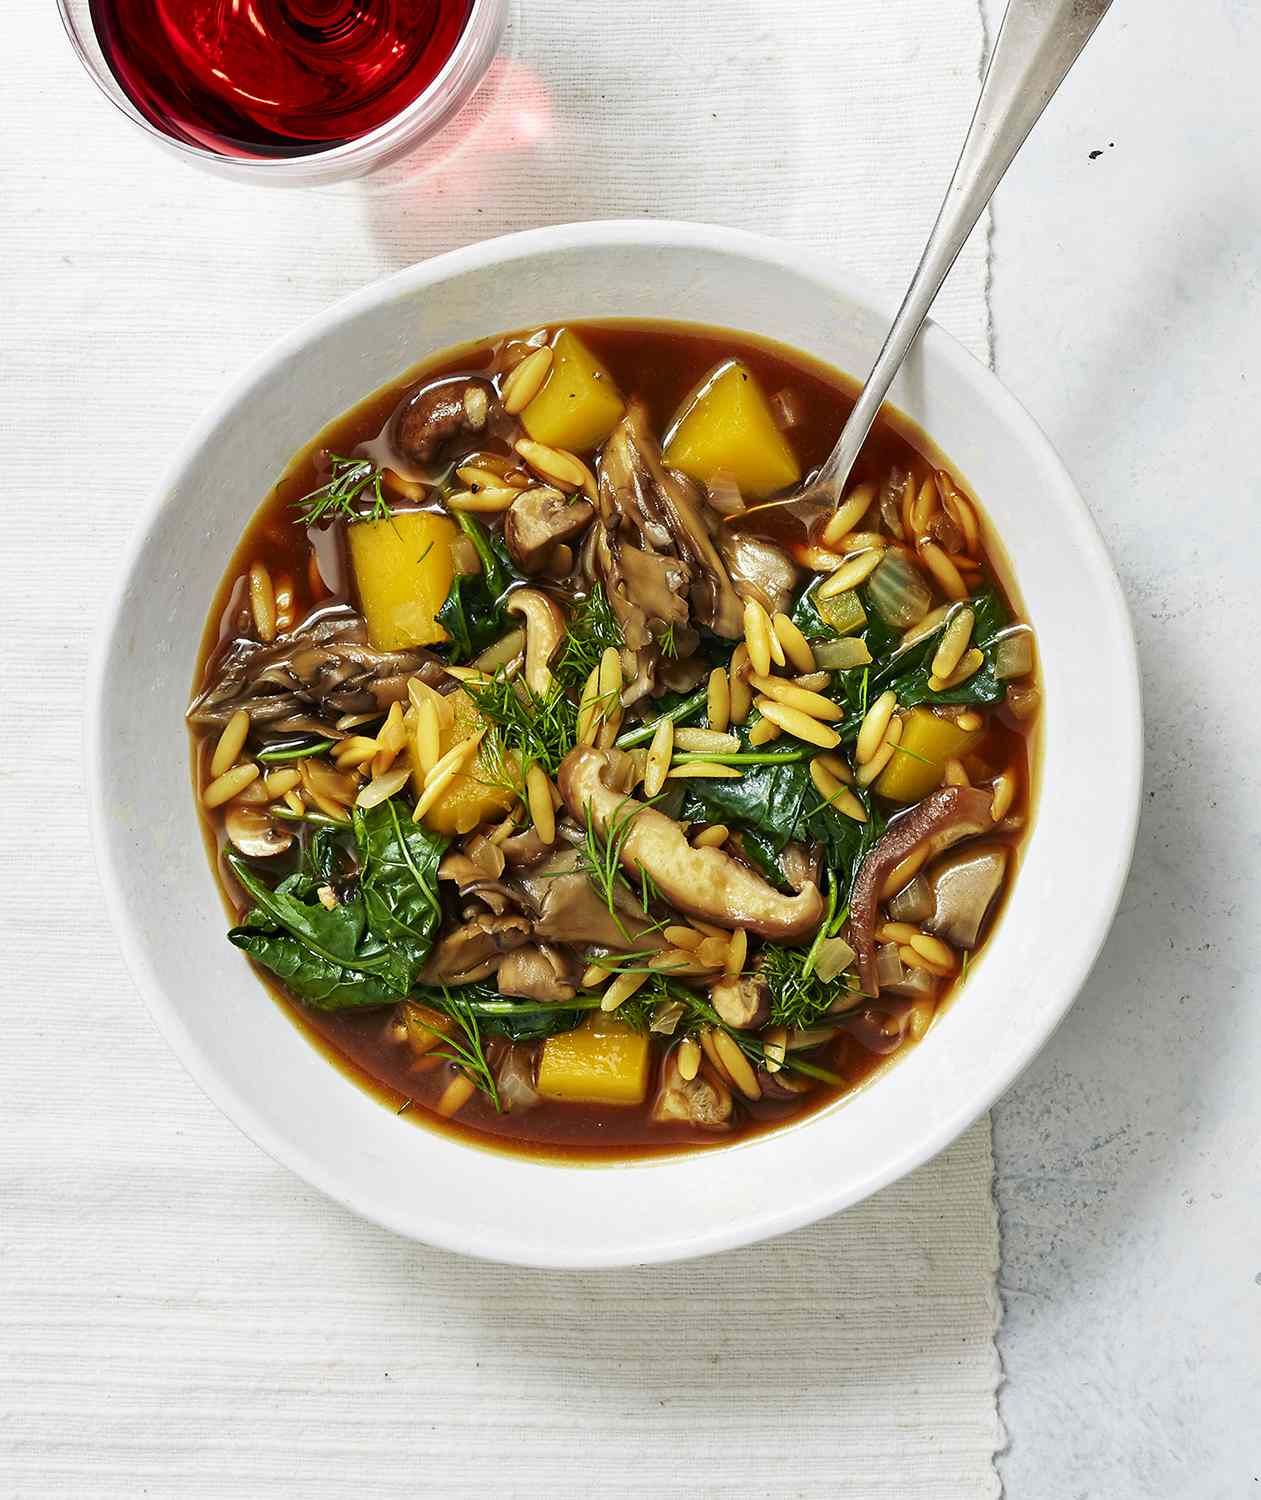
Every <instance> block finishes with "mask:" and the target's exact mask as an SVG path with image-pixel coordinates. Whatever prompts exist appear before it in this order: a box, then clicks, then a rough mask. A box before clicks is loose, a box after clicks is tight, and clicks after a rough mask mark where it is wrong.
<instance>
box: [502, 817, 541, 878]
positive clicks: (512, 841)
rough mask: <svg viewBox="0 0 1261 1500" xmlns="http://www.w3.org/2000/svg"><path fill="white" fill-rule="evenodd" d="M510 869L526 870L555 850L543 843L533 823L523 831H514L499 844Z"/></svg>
mask: <svg viewBox="0 0 1261 1500" xmlns="http://www.w3.org/2000/svg"><path fill="white" fill-rule="evenodd" d="M499 847H500V848H501V849H502V850H503V856H504V859H505V860H506V861H507V865H508V868H509V869H510V870H528V869H529V868H530V866H531V865H537V864H538V863H539V861H540V860H544V859H546V858H547V857H548V856H549V855H550V854H553V853H554V852H555V850H554V847H553V845H551V844H545V843H544V842H543V840H542V839H541V838H539V835H538V829H536V828H535V827H534V826H533V825H531V826H530V827H529V828H527V829H526V831H525V832H524V833H514V834H513V835H512V837H511V838H507V839H505V840H504V841H503V843H502V844H500V846H499Z"/></svg>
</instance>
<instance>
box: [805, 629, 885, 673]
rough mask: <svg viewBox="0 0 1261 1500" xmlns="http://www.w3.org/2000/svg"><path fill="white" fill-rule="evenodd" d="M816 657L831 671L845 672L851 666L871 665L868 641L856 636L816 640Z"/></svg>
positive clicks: (816, 659) (819, 663)
mask: <svg viewBox="0 0 1261 1500" xmlns="http://www.w3.org/2000/svg"><path fill="white" fill-rule="evenodd" d="M813 649H814V659H815V661H816V662H817V663H818V665H819V666H821V667H823V668H825V669H826V670H827V671H829V672H844V671H847V670H848V669H849V668H850V667H867V666H870V665H871V652H870V651H869V650H868V649H867V642H866V641H860V640H858V639H856V638H855V637H854V636H843V637H842V638H841V639H840V640H837V641H816V642H815V643H814V648H813Z"/></svg>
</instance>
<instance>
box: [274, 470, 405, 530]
mask: <svg viewBox="0 0 1261 1500" xmlns="http://www.w3.org/2000/svg"><path fill="white" fill-rule="evenodd" d="M329 460H330V463H331V466H332V477H331V478H330V479H329V480H328V482H327V483H326V484H322V485H320V487H319V489H316V490H312V491H311V493H310V494H309V495H303V497H302V499H301V500H297V501H295V502H294V504H295V505H296V506H297V508H298V510H299V511H300V512H301V514H300V515H299V517H298V519H299V521H300V522H301V523H302V525H304V526H315V525H317V524H318V523H319V522H320V521H325V520H327V519H328V518H329V517H330V516H341V517H342V518H343V519H344V520H347V521H364V520H369V521H383V520H384V519H385V518H386V517H387V516H388V515H389V514H390V504H389V501H388V500H387V499H386V498H385V496H384V494H382V492H381V471H380V469H378V468H377V466H376V464H374V463H373V462H372V460H371V459H370V458H342V457H341V456H340V455H338V454H336V453H330V454H329ZM369 499H370V500H371V505H370V506H369V507H368V508H367V509H365V502H366V501H367V500H369Z"/></svg>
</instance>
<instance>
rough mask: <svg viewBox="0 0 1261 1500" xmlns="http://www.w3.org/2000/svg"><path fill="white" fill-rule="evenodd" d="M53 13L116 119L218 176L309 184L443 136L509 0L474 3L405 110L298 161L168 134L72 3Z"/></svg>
mask: <svg viewBox="0 0 1261 1500" xmlns="http://www.w3.org/2000/svg"><path fill="white" fill-rule="evenodd" d="M57 10H58V12H59V14H60V16H61V23H62V25H63V27H64V28H65V31H66V35H67V37H68V38H69V40H70V45H71V46H72V47H73V48H74V51H75V54H76V56H77V57H78V59H79V61H80V62H81V63H82V64H83V67H84V70H85V71H86V73H87V75H88V77H89V78H90V79H91V80H92V82H93V83H94V84H95V85H96V87H97V89H98V90H99V91H100V93H101V94H102V95H103V96H104V97H105V99H107V100H108V101H109V103H110V104H112V105H113V107H114V108H115V109H116V110H118V112H119V113H120V114H121V115H123V116H124V117H125V118H126V119H128V120H129V121H131V123H132V124H133V125H137V126H139V127H140V129H141V130H143V131H144V132H145V134H146V135H148V137H149V138H150V139H151V140H153V141H155V142H156V143H157V144H158V145H160V146H162V147H164V148H165V149H166V150H168V151H173V152H175V153H176V154H178V155H180V156H182V157H184V158H185V159H187V160H189V161H192V162H194V163H196V164H197V165H199V166H202V167H205V168H207V169H208V170H210V171H212V172H217V173H219V174H221V175H227V176H232V177H245V178H249V177H252V178H254V179H255V180H264V179H270V180H272V181H277V180H289V181H293V182H295V183H313V182H327V181H335V180H337V179H339V178H344V177H353V176H356V175H360V174H362V173H365V172H368V171H371V170H372V169H374V168H375V167H379V166H384V165H386V164H387V163H388V162H391V161H395V160H397V159H398V157H399V156H401V155H403V154H404V153H405V152H407V151H409V150H411V149H412V148H413V147H415V146H416V145H418V144H420V142H421V141H423V140H425V139H427V138H428V137H430V136H432V135H434V134H435V133H436V132H437V131H438V130H440V129H441V128H442V126H443V125H445V124H446V123H447V121H448V120H449V119H451V117H452V116H453V115H454V114H455V113H456V112H457V111H458V110H459V109H460V108H462V107H463V105H464V104H465V103H466V102H467V101H468V99H469V97H470V96H471V95H472V93H473V91H474V90H475V89H476V88H477V86H478V84H479V83H480V82H481V81H482V78H483V76H484V75H485V73H486V70H487V68H488V67H489V66H490V63H491V61H492V59H493V58H494V56H495V53H496V52H497V51H498V50H499V43H500V40H501V38H502V36H503V30H504V24H505V20H506V17H507V10H508V0H472V4H471V6H470V7H469V16H468V20H467V21H466V22H465V25H464V30H463V31H462V32H461V33H460V37H459V40H458V41H457V42H456V44H455V47H454V49H453V50H452V52H451V55H450V57H448V58H447V60H446V62H445V63H444V64H443V66H442V69H441V71H440V72H439V73H438V74H437V75H436V76H435V77H434V79H433V80H432V81H431V82H430V84H429V86H428V88H426V89H425V90H424V92H423V93H422V94H420V95H418V97H417V98H415V99H413V100H412V102H411V103H410V104H409V105H408V106H407V108H406V109H403V110H400V111H399V113H398V114H396V115H394V116H392V118H390V119H388V120H386V121H385V122H384V124H382V125H378V126H377V127H376V129H375V130H371V131H369V132H368V133H367V134H366V135H361V136H356V137H355V139H354V140H352V141H344V142H343V143H342V144H341V145H340V146H332V147H329V148H328V149H326V150H323V151H311V152H309V153H307V154H305V155H302V156H276V157H266V156H227V155H223V154H221V153H219V152H216V151H211V150H208V149H207V148H206V147H204V146H195V145H193V144H192V143H191V142H189V141H182V140H180V139H179V138H178V137H176V136H172V135H168V134H167V132H166V131H164V130H162V129H161V127H159V126H157V125H155V124H154V123H153V122H152V121H151V120H148V119H146V118H145V116H144V115H143V114H142V113H141V112H140V110H139V109H137V108H136V106H135V105H134V104H133V103H132V101H131V99H130V98H129V97H128V96H127V93H126V90H124V89H123V87H122V86H121V84H120V83H119V82H118V80H117V78H115V76H114V74H113V71H112V70H111V69H110V67H109V64H108V63H107V62H106V61H105V59H104V57H103V56H99V57H98V55H97V52H94V50H93V46H94V45H95V41H96V38H95V33H94V32H93V33H92V36H91V38H90V40H89V38H86V37H85V36H84V35H83V28H82V26H81V25H80V24H79V21H78V20H77V19H76V17H75V15H74V14H73V13H72V10H71V4H70V0H57ZM97 50H98V51H99V49H97Z"/></svg>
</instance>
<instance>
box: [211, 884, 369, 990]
mask: <svg viewBox="0 0 1261 1500" xmlns="http://www.w3.org/2000/svg"><path fill="white" fill-rule="evenodd" d="M228 864H229V866H230V867H231V869H232V873H233V874H234V875H235V876H236V878H237V880H238V881H239V882H240V884H241V887H242V889H244V890H245V891H246V893H247V894H248V895H249V896H251V897H252V898H253V901H254V906H253V908H252V909H251V911H250V913H249V915H248V916H247V917H246V919H245V921H244V922H242V923H241V924H240V926H238V927H234V928H232V930H231V931H230V932H229V933H228V941H229V942H230V943H233V944H234V945H235V946H236V947H238V948H240V949H241V950H242V951H243V952H245V953H248V954H249V956H250V957H251V958H252V959H254V960H255V961H256V962H257V963H260V964H262V965H263V967H264V968H266V969H270V970H271V971H272V973H273V974H275V975H276V977H277V978H278V979H279V980H281V982H282V983H283V984H284V985H285V987H286V989H288V990H289V991H290V993H291V994H292V995H293V996H294V998H295V999H297V1000H300V1001H301V1002H302V1003H303V1004H304V1005H311V1006H314V1007H315V1008H316V1009H317V1010H342V1009H345V1008H348V1007H350V1006H357V1005H386V1004H388V1003H389V1002H390V1001H391V1000H393V999H397V997H398V995H399V989H398V985H397V980H396V976H395V974H394V973H393V965H392V964H391V962H390V956H389V952H388V950H387V949H385V948H384V947H383V946H382V945H381V944H380V943H379V942H378V940H377V939H376V938H375V937H374V936H373V935H372V934H371V933H370V932H369V930H368V924H367V919H366V917H365V915H364V909H363V902H362V900H361V899H359V898H358V897H356V898H354V899H352V900H350V901H343V902H339V903H338V905H337V906H335V907H334V908H333V910H332V911H327V910H325V908H324V907H323V906H322V905H321V904H320V901H319V899H318V898H317V897H316V896H315V885H314V883H313V882H312V881H311V879H310V878H309V876H308V875H306V874H305V873H303V872H299V873H297V874H295V875H290V876H289V877H288V879H287V880H283V881H282V882H281V883H280V884H279V885H278V886H277V887H276V889H275V890H271V889H270V888H269V887H268V886H267V885H266V884H265V883H264V882H263V881H262V880H260V879H259V877H258V875H257V874H256V873H255V872H254V871H253V870H252V869H251V868H250V866H249V865H247V864H246V862H245V861H244V860H243V859H242V858H241V857H240V856H239V855H237V854H229V855H228Z"/></svg>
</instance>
